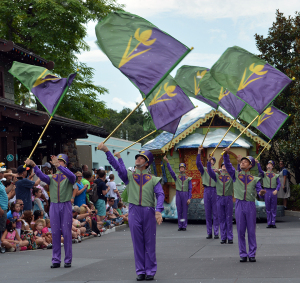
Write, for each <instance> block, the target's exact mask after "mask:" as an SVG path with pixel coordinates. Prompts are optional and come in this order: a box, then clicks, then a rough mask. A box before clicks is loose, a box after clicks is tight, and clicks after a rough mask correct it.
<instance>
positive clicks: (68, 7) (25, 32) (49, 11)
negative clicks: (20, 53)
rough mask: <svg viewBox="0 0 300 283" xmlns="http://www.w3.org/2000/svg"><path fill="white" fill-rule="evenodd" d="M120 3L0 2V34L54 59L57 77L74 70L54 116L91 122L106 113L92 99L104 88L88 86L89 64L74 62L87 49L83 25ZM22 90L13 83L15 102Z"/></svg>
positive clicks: (96, 0)
mask: <svg viewBox="0 0 300 283" xmlns="http://www.w3.org/2000/svg"><path fill="white" fill-rule="evenodd" d="M122 7H123V6H122V5H119V4H116V2H115V0H64V1H62V0H1V1H0V38H5V39H7V40H12V41H13V42H14V43H15V44H17V45H20V46H22V47H24V48H26V49H28V50H30V51H32V52H34V53H35V54H38V55H39V56H41V57H43V58H45V59H46V60H48V61H50V60H52V61H54V62H55V69H54V73H56V74H57V75H59V76H61V77H67V76H68V75H69V74H71V73H74V72H75V71H76V70H77V68H79V70H80V72H79V73H78V74H77V76H76V79H75V81H74V82H73V84H72V87H71V89H70V91H69V92H68V94H67V95H66V97H65V99H64V100H63V102H62V104H61V106H60V107H59V108H58V111H57V114H60V115H63V116H66V117H68V118H73V119H77V120H80V121H83V122H88V123H92V124H95V125H96V124H98V117H99V116H105V115H106V107H105V104H104V103H103V102H101V101H99V100H98V98H97V97H98V95H101V94H104V93H105V92H107V89H105V88H104V87H101V86H97V85H94V84H93V82H92V78H93V74H94V73H93V72H94V70H93V68H90V67H88V66H87V65H86V64H83V63H81V62H79V61H78V59H77V54H78V53H80V52H82V51H89V49H90V48H89V46H88V44H87V43H86V42H85V41H84V38H85V37H86V35H87V30H86V24H87V23H88V22H90V21H98V20H100V19H101V18H103V17H104V16H106V15H107V14H108V13H110V12H111V11H115V10H118V9H121V8H122ZM25 93H27V90H26V89H25V87H23V86H21V85H20V84H19V83H18V82H16V85H15V96H16V102H17V103H20V101H21V100H22V101H26V99H24V94H25ZM38 106H39V105H38ZM41 110H44V109H41Z"/></svg>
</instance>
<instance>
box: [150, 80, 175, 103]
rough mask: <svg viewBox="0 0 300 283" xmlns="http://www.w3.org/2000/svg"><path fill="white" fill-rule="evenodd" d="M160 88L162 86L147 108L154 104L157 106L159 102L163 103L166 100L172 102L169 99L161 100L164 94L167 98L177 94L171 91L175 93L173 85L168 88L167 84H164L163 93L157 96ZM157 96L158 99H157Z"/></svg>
mask: <svg viewBox="0 0 300 283" xmlns="http://www.w3.org/2000/svg"><path fill="white" fill-rule="evenodd" d="M161 88H162V86H160V88H159V90H158V92H157V93H156V94H155V96H154V98H153V99H152V100H151V102H150V103H149V106H152V105H154V104H157V103H159V102H163V101H167V100H172V99H170V98H167V99H161V98H162V97H163V96H164V95H165V94H167V95H168V96H169V97H174V96H176V95H177V93H174V92H173V91H175V89H176V86H175V85H170V86H168V83H165V84H164V91H165V92H164V93H163V94H162V95H161V96H159V94H160V92H161ZM158 96H159V97H158Z"/></svg>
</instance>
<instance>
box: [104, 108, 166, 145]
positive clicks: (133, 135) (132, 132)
mask: <svg viewBox="0 0 300 283" xmlns="http://www.w3.org/2000/svg"><path fill="white" fill-rule="evenodd" d="M130 112H131V109H129V108H123V110H121V111H120V112H119V113H118V112H117V111H116V110H113V109H108V117H105V118H101V119H100V122H99V125H105V129H106V130H107V131H108V132H109V133H110V132H112V131H113V130H114V129H115V128H116V127H117V126H118V125H119V124H120V123H121V122H122V121H123V120H124V118H125V117H126V116H127V115H128V114H129V113H130ZM147 115H148V112H146V113H143V110H142V109H141V108H138V109H137V110H135V111H134V112H133V113H132V115H130V117H129V118H128V119H127V120H126V121H125V122H124V123H123V125H122V126H121V127H120V128H119V129H118V130H117V131H116V132H115V133H114V134H113V137H115V138H121V136H122V138H123V139H125V138H126V131H127V133H128V139H129V140H131V141H137V140H139V139H140V138H142V137H144V136H146V135H147V134H149V133H151V132H152V131H153V129H149V130H147V131H145V130H144V128H143V122H144V120H145V118H146V116H147ZM161 132H162V131H157V132H155V133H154V134H152V135H150V136H149V137H147V138H145V139H144V140H142V141H141V143H142V144H145V143H146V142H148V141H150V140H152V139H154V138H155V137H156V136H158V135H159V134H160V133H161ZM121 133H122V134H121Z"/></svg>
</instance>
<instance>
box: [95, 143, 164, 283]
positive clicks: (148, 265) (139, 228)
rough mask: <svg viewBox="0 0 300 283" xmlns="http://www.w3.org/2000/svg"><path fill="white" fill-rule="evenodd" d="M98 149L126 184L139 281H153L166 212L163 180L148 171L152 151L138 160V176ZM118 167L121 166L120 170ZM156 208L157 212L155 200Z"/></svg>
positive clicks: (151, 160)
mask: <svg viewBox="0 0 300 283" xmlns="http://www.w3.org/2000/svg"><path fill="white" fill-rule="evenodd" d="M98 149H99V150H102V151H104V152H105V154H106V157H107V160H108V162H109V163H110V164H111V165H112V166H113V167H114V168H117V171H118V173H119V176H120V178H121V179H122V181H123V182H124V183H125V184H127V186H126V188H127V193H128V202H129V215H128V222H129V228H130V232H131V238H132V243H133V250H134V259H135V268H136V273H137V278H136V279H137V281H142V280H145V279H146V280H153V279H154V276H155V274H156V270H157V262H156V254H155V244H156V223H155V220H156V222H157V223H158V224H159V225H160V224H161V223H162V216H161V212H162V211H163V210H164V207H163V202H164V198H165V195H164V191H163V188H162V186H161V184H160V180H161V178H158V177H155V176H153V175H150V174H148V172H147V170H146V169H147V168H148V167H149V166H150V165H151V163H152V162H153V155H152V153H151V152H150V151H147V150H145V151H142V152H141V153H139V154H137V155H136V156H135V165H136V171H135V173H133V172H131V171H129V170H128V171H127V170H126V168H125V166H124V165H123V163H122V162H120V155H119V154H118V155H117V154H116V155H117V156H118V157H119V164H116V163H117V161H116V159H115V158H114V156H113V155H112V154H111V152H110V151H109V150H108V148H107V147H106V146H105V145H104V144H103V143H100V144H99V145H98ZM118 165H119V166H118ZM154 194H155V195H156V199H157V205H156V210H155V197H154Z"/></svg>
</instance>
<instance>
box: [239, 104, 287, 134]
mask: <svg viewBox="0 0 300 283" xmlns="http://www.w3.org/2000/svg"><path fill="white" fill-rule="evenodd" d="M257 115H258V114H257V112H256V111H255V110H253V109H252V108H251V107H250V106H249V105H247V106H246V107H245V108H244V110H243V111H242V113H241V115H240V118H241V119H243V120H245V121H246V122H247V123H251V121H252V120H253V119H254V118H255V117H256V116H257ZM288 118H289V115H287V114H286V113H284V112H282V111H280V110H279V109H277V108H276V107H275V106H270V107H268V108H267V109H265V111H264V112H263V113H262V114H261V115H260V116H259V117H258V118H257V119H256V120H255V121H254V123H253V124H252V126H253V127H255V128H256V129H258V130H259V131H260V132H262V133H263V134H264V135H265V136H267V137H268V138H269V139H272V138H273V137H274V136H275V134H276V133H277V132H278V131H279V129H280V128H281V127H282V126H283V124H284V123H285V121H286V120H287V119H288Z"/></svg>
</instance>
